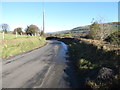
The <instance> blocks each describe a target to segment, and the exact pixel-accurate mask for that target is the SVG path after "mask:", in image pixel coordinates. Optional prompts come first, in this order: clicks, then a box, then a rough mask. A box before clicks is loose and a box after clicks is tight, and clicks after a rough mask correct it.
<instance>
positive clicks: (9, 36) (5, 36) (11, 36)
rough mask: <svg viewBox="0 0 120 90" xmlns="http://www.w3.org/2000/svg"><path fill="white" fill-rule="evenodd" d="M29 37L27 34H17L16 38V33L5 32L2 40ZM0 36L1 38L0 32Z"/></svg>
mask: <svg viewBox="0 0 120 90" xmlns="http://www.w3.org/2000/svg"><path fill="white" fill-rule="evenodd" d="M30 37H31V36H27V35H17V38H16V35H14V34H5V35H4V40H13V39H21V38H30ZM33 37H34V36H33ZM0 38H1V39H2V33H0Z"/></svg>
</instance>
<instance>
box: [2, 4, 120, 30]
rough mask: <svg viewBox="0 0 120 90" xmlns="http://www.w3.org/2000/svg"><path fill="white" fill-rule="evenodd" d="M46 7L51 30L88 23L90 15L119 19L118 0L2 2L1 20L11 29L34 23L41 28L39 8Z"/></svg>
mask: <svg viewBox="0 0 120 90" xmlns="http://www.w3.org/2000/svg"><path fill="white" fill-rule="evenodd" d="M43 6H44V8H45V30H46V32H54V31H60V30H69V29H72V28H74V27H78V26H84V25H89V24H91V21H92V18H95V19H99V18H100V17H102V18H104V19H105V22H116V21H118V3H117V2H44V5H43V3H42V2H3V3H2V11H1V12H2V22H0V23H7V24H9V26H10V29H11V30H13V29H14V28H17V27H23V29H25V28H26V27H27V25H30V24H34V25H37V26H38V27H39V28H40V29H41V28H42V10H43Z"/></svg>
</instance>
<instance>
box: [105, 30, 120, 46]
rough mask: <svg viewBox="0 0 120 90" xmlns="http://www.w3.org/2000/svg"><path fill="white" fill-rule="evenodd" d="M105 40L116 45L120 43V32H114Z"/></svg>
mask: <svg viewBox="0 0 120 90" xmlns="http://www.w3.org/2000/svg"><path fill="white" fill-rule="evenodd" d="M105 41H107V42H110V43H112V44H115V45H120V32H119V31H118V32H114V33H112V34H110V35H109V36H108V37H107V38H106V39H105Z"/></svg>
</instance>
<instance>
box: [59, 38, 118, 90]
mask: <svg viewBox="0 0 120 90" xmlns="http://www.w3.org/2000/svg"><path fill="white" fill-rule="evenodd" d="M61 41H63V42H64V43H66V44H67V45H68V54H69V59H70V61H71V62H72V63H73V64H74V65H75V67H76V71H77V72H78V74H79V76H80V77H81V81H83V82H84V83H85V86H83V87H87V86H89V87H90V88H92V89H95V90H96V89H97V90H109V89H111V88H117V87H119V83H120V74H119V69H120V61H119V58H120V52H119V50H104V49H103V48H102V46H101V48H98V47H97V46H96V45H93V44H90V43H86V42H83V41H81V40H79V39H74V38H71V39H70V38H66V39H61ZM103 46H104V45H103ZM117 53H119V54H117ZM101 68H107V69H108V70H109V69H110V70H112V71H113V77H111V78H109V79H108V80H106V78H108V77H103V78H102V80H101V79H98V75H99V71H100V70H101ZM106 73H108V72H106ZM102 74H104V73H102ZM104 79H105V80H104ZM83 82H81V83H83Z"/></svg>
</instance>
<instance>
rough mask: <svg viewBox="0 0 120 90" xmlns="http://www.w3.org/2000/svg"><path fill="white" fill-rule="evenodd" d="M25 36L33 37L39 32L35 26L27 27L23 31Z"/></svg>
mask: <svg viewBox="0 0 120 90" xmlns="http://www.w3.org/2000/svg"><path fill="white" fill-rule="evenodd" d="M25 32H26V34H27V35H31V36H32V35H35V33H38V32H39V28H38V27H37V26H36V25H30V26H27V28H26V30H25Z"/></svg>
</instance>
